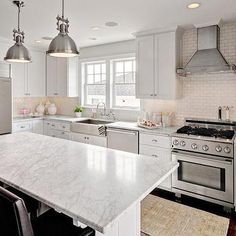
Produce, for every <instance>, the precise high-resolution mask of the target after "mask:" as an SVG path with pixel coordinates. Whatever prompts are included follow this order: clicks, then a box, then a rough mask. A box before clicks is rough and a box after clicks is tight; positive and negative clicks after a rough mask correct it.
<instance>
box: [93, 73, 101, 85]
mask: <svg viewBox="0 0 236 236" xmlns="http://www.w3.org/2000/svg"><path fill="white" fill-rule="evenodd" d="M94 83H95V84H100V83H101V75H100V74H98V75H95V76H94Z"/></svg>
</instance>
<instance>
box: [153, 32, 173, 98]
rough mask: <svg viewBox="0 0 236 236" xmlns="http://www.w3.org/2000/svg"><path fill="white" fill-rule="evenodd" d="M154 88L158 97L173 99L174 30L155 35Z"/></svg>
mask: <svg viewBox="0 0 236 236" xmlns="http://www.w3.org/2000/svg"><path fill="white" fill-rule="evenodd" d="M155 55H156V56H155V58H156V63H155V66H156V69H155V78H156V83H155V90H156V94H157V98H159V99H175V87H176V36H175V32H168V33H162V34H158V35H155Z"/></svg>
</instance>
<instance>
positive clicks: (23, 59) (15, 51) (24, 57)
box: [4, 1, 31, 63]
mask: <svg viewBox="0 0 236 236" xmlns="http://www.w3.org/2000/svg"><path fill="white" fill-rule="evenodd" d="M13 3H14V4H15V5H16V6H17V7H18V28H17V30H16V29H14V30H13V40H14V41H15V42H16V43H15V44H14V45H13V46H12V47H10V48H9V49H8V51H7V54H6V57H5V58H4V60H5V61H7V62H19V63H28V62H31V57H30V54H29V51H28V50H27V48H26V47H25V46H24V45H23V43H24V38H25V33H24V32H23V31H21V30H20V10H21V8H22V7H24V2H23V1H13Z"/></svg>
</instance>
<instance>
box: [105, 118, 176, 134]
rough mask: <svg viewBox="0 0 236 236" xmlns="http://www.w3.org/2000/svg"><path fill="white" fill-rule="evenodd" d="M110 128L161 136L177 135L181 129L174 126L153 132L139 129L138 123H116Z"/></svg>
mask: <svg viewBox="0 0 236 236" xmlns="http://www.w3.org/2000/svg"><path fill="white" fill-rule="evenodd" d="M106 126H107V127H108V128H109V127H110V128H117V129H128V130H138V131H139V132H141V133H148V134H161V135H171V134H172V133H175V132H176V130H177V129H178V128H179V127H176V126H172V127H159V128H156V129H153V130H150V129H145V128H141V127H138V125H137V122H121V121H118V122H114V123H111V124H107V125H106Z"/></svg>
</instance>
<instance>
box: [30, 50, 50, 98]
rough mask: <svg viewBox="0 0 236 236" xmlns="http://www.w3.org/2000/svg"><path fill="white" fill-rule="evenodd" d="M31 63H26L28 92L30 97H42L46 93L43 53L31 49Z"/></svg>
mask: <svg viewBox="0 0 236 236" xmlns="http://www.w3.org/2000/svg"><path fill="white" fill-rule="evenodd" d="M31 56H32V63H29V64H28V76H27V82H28V93H29V94H30V96H31V97H44V96H45V95H46V91H45V89H46V86H45V84H46V78H45V75H46V68H45V64H46V62H45V53H43V52H37V51H33V52H32V51H31Z"/></svg>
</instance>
